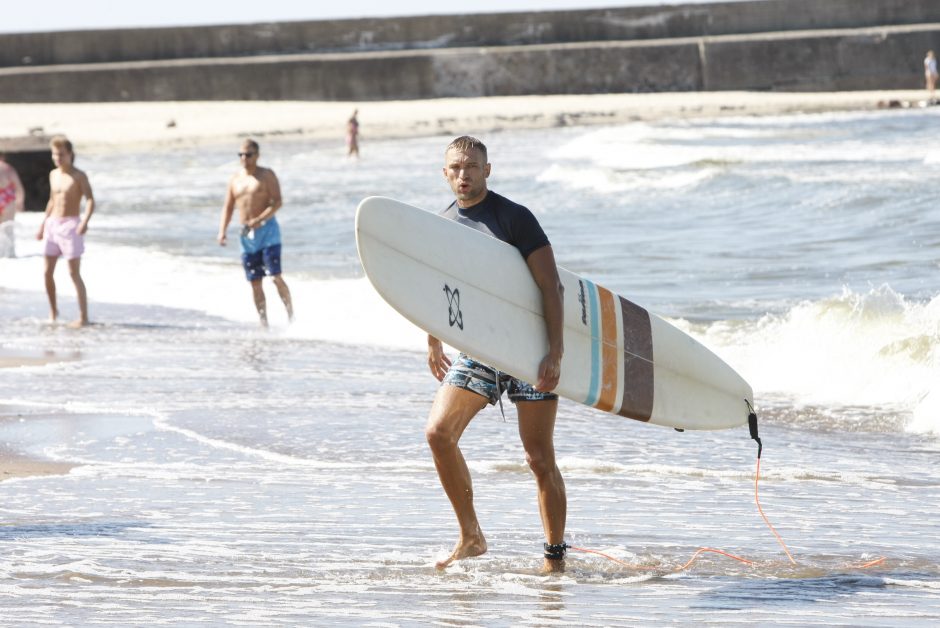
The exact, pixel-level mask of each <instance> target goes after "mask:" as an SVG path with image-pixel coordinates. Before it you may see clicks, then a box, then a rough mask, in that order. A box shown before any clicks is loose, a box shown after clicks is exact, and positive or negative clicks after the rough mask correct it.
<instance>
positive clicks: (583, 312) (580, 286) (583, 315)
mask: <svg viewBox="0 0 940 628" xmlns="http://www.w3.org/2000/svg"><path fill="white" fill-rule="evenodd" d="M578 303H580V304H581V324H582V325H587V299H586V298H585V296H584V282H583V281H581V280H580V279H578Z"/></svg>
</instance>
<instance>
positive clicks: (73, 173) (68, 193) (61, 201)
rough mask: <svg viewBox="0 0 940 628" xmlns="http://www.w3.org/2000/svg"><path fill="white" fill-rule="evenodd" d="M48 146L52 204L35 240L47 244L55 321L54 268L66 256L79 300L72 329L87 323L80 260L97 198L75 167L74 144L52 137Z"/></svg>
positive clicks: (51, 311) (49, 289)
mask: <svg viewBox="0 0 940 628" xmlns="http://www.w3.org/2000/svg"><path fill="white" fill-rule="evenodd" d="M49 147H50V148H51V149H52V163H54V164H55V166H56V168H55V170H53V171H52V172H50V173H49V202H48V203H47V204H46V215H45V218H44V219H43V222H42V224H41V225H39V231H38V232H37V233H36V239H37V240H42V241H43V242H44V255H45V258H46V259H45V283H46V295H47V296H48V297H49V319H50V320H51V321H52V322H55V321H56V320H57V319H58V317H59V308H58V305H57V303H56V286H55V267H56V262H58V260H59V257H64V258H65V259H66V261H67V262H68V265H69V276H71V278H72V283H73V284H75V294H76V296H77V298H78V311H79V318H78V320H77V321H75V322H73V323H72V324H71V326H72V327H82V326H84V325H87V324H88V295H87V293H86V292H85V282H84V280H82V275H81V272H80V271H81V261H82V253H84V252H85V233H86V232H87V231H88V221H89V220H91V215H92V214H93V213H94V211H95V198H94V196H93V195H92V192H91V184H90V183H89V182H88V177H87V176H86V175H85V173H84V172H82V171H81V170H79V169H78V168H76V167H75V152H74V151H73V150H72V143H71V142H70V141H69V140H68V139H67V138H66V137H65V136H63V135H57V136H55V137H53V138H52V140H51V141H50V143H49ZM82 198H84V199H85V213H84V214H82V213H81V207H82Z"/></svg>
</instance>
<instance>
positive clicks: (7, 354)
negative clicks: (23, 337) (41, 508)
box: [0, 348, 77, 482]
mask: <svg viewBox="0 0 940 628" xmlns="http://www.w3.org/2000/svg"><path fill="white" fill-rule="evenodd" d="M72 359H77V358H76V357H69V356H63V355H59V354H56V353H53V352H40V351H27V350H10V349H2V348H0V369H4V368H19V367H24V366H25V367H30V366H42V365H45V364H50V363H52V362H62V361H65V360H72ZM17 420H20V419H18V418H17V416H16V409H15V408H13V407H9V406H0V422H2V421H17ZM73 467H75V465H73V464H69V463H65V462H53V461H50V460H43V459H41V458H37V457H35V456H28V455H25V454H23V453H22V452H18V451H16V449H15V447H13V446H12V444H11V443H0V482H2V481H3V480H9V479H11V478H20V477H28V476H34V475H60V474H63V473H68V472H69V470H70V469H72V468H73Z"/></svg>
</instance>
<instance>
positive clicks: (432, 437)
mask: <svg viewBox="0 0 940 628" xmlns="http://www.w3.org/2000/svg"><path fill="white" fill-rule="evenodd" d="M489 174H490V164H489V162H488V161H487V151H486V146H484V144H483V142H481V141H480V140H478V139H475V138H472V137H467V136H463V137H458V138H457V139H455V140H454V141H453V142H451V143H450V145H449V146H448V147H447V150H446V151H445V153H444V178H445V179H446V180H447V182H448V184H449V185H450V187H451V190H452V191H453V193H454V196H455V197H456V200H455V201H454V202H453V203H451V205H450V206H449V207H448V208H447V209H446V210H444V212H443V213H442V215H443V216H444V217H446V218H449V219H451V220H455V221H457V222H459V223H461V224H464V225H467V226H469V227H472V228H474V229H477V230H478V231H482V232H483V233H486V234H487V235H490V236H493V237H495V238H498V239H500V240H503V241H504V242H508V243H509V244H512V245H513V246H515V247H516V248H517V249H518V250H519V254H520V255H521V256H522V258H523V259H525V261H526V264H527V265H528V268H529V272H530V273H531V274H532V278H533V279H534V280H535V283H536V285H537V286H538V287H539V292H540V294H541V301H542V307H543V311H544V312H545V322H546V336H547V338H546V339H547V341H548V352H547V353H546V354H545V356H544V357H543V358H542V359H541V362H540V364H539V369H538V374H539V379H538V382H537V383H536V384H535V385H534V386H533V385H532V384H529V383H527V382H524V381H521V380H519V379H516V378H514V377H511V376H509V375H508V374H506V373H500V372H499V371H496V370H495V369H493V368H492V367H490V366H487V365H485V364H482V363H480V362H477V361H476V360H474V359H473V358H472V357H470V356H467V355H464V354H460V355H459V356H458V357H457V359H456V360H455V361H454V362H453V363H451V360H450V358H448V357H447V355H445V353H444V350H443V347H442V343H441V341H440V340H438V339H437V338H435V337H433V336H430V335H429V336H428V366H429V367H430V369H431V373H432V374H433V375H434V377H436V378H437V379H438V380H439V381H440V382H441V386H440V387H439V388H438V390H437V394H436V396H435V397H434V404H433V405H432V407H431V414H430V417H429V418H428V423H427V427H426V429H425V435H426V437H427V441H428V445H429V446H430V448H431V454H432V456H433V458H434V466H435V467H436V468H437V473H438V476H439V478H440V481H441V485H442V486H443V488H444V492H445V493H446V494H447V497H448V498H449V499H450V503H451V506H452V507H453V509H454V514H455V515H457V523H458V525H459V526H460V537H459V538H458V540H457V544H456V546H455V547H454V549H453V551H452V552H451V555H450V556H449V557H448V558H447V559H446V560H443V561H441V562H440V563H438V565H437V566H438V568H439V569H444V568H446V567H447V566H448V565H450V564H451V563H452V562H453V561H455V560H460V559H463V558H469V557H472V556H479V555H480V554H483V553H484V552H486V549H487V545H486V539H485V538H484V536H483V531H482V530H481V528H480V523H479V521H478V520H477V514H476V511H475V509H474V506H473V485H472V482H471V478H470V470H469V469H468V468H467V463H466V461H465V460H464V457H463V454H462V453H461V451H460V447H459V446H458V442H459V441H460V437H461V436H462V435H463V432H464V430H465V429H466V428H467V426H468V425H469V424H470V421H472V420H473V418H474V417H475V416H476V415H477V413H478V412H479V411H480V410H482V409H483V408H485V407H486V404H487V403H489V404H491V405H492V404H496V403H497V402H498V401H499V399H500V397H501V396H502V393H503V391H506V392H507V393H508V395H509V400H510V401H512V402H513V403H514V404H515V405H516V413H517V414H518V417H519V437H520V439H521V440H522V446H523V448H524V449H525V453H526V461H527V462H528V463H529V468H530V469H532V472H533V474H534V475H535V481H536V485H537V486H538V501H539V512H540V514H541V518H542V529H543V531H544V533H545V539H546V542H545V544H544V554H543V555H544V564H543V567H544V570H545V571H562V570H563V569H564V559H565V552H566V550H567V548H568V546H567V545H566V544H565V541H564V537H565V519H566V513H567V498H566V496H565V482H564V479H563V478H562V476H561V471H560V470H559V469H558V465H557V463H556V461H555V444H554V431H555V416H556V413H557V410H558V396H557V395H556V394H554V393H552V392H551V391H552V390H553V389H554V388H555V387H556V386H557V385H558V380H559V377H560V376H561V358H562V354H563V352H564V346H563V337H562V329H563V322H564V311H563V307H562V292H563V290H564V289H563V287H562V285H561V280H560V279H559V277H558V268H557V267H556V266H555V256H554V253H553V252H552V246H551V244H550V243H549V241H548V238H547V237H546V235H545V232H544V231H542V227H541V226H540V225H539V223H538V220H537V219H536V218H535V216H534V215H533V214H532V212H531V211H529V210H528V209H526V208H525V207H523V206H522V205H518V204H516V203H514V202H512V201H510V200H509V199H507V198H505V197H503V196H500V195H499V194H497V193H495V192H491V191H489V190H488V189H487V184H486V179H487V177H489ZM461 263H465V264H472V263H473V260H462V262H461Z"/></svg>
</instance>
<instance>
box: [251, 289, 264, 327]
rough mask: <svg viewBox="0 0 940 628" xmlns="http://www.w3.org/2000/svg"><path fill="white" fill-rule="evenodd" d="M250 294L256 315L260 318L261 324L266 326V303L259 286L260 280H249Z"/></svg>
mask: <svg viewBox="0 0 940 628" xmlns="http://www.w3.org/2000/svg"><path fill="white" fill-rule="evenodd" d="M251 294H252V296H253V297H254V299H255V308H256V309H257V310H258V316H259V317H260V318H261V326H262V327H267V326H268V304H267V301H266V300H265V298H264V288H262V287H261V280H260V279H255V280H253V281H252V282H251Z"/></svg>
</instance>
